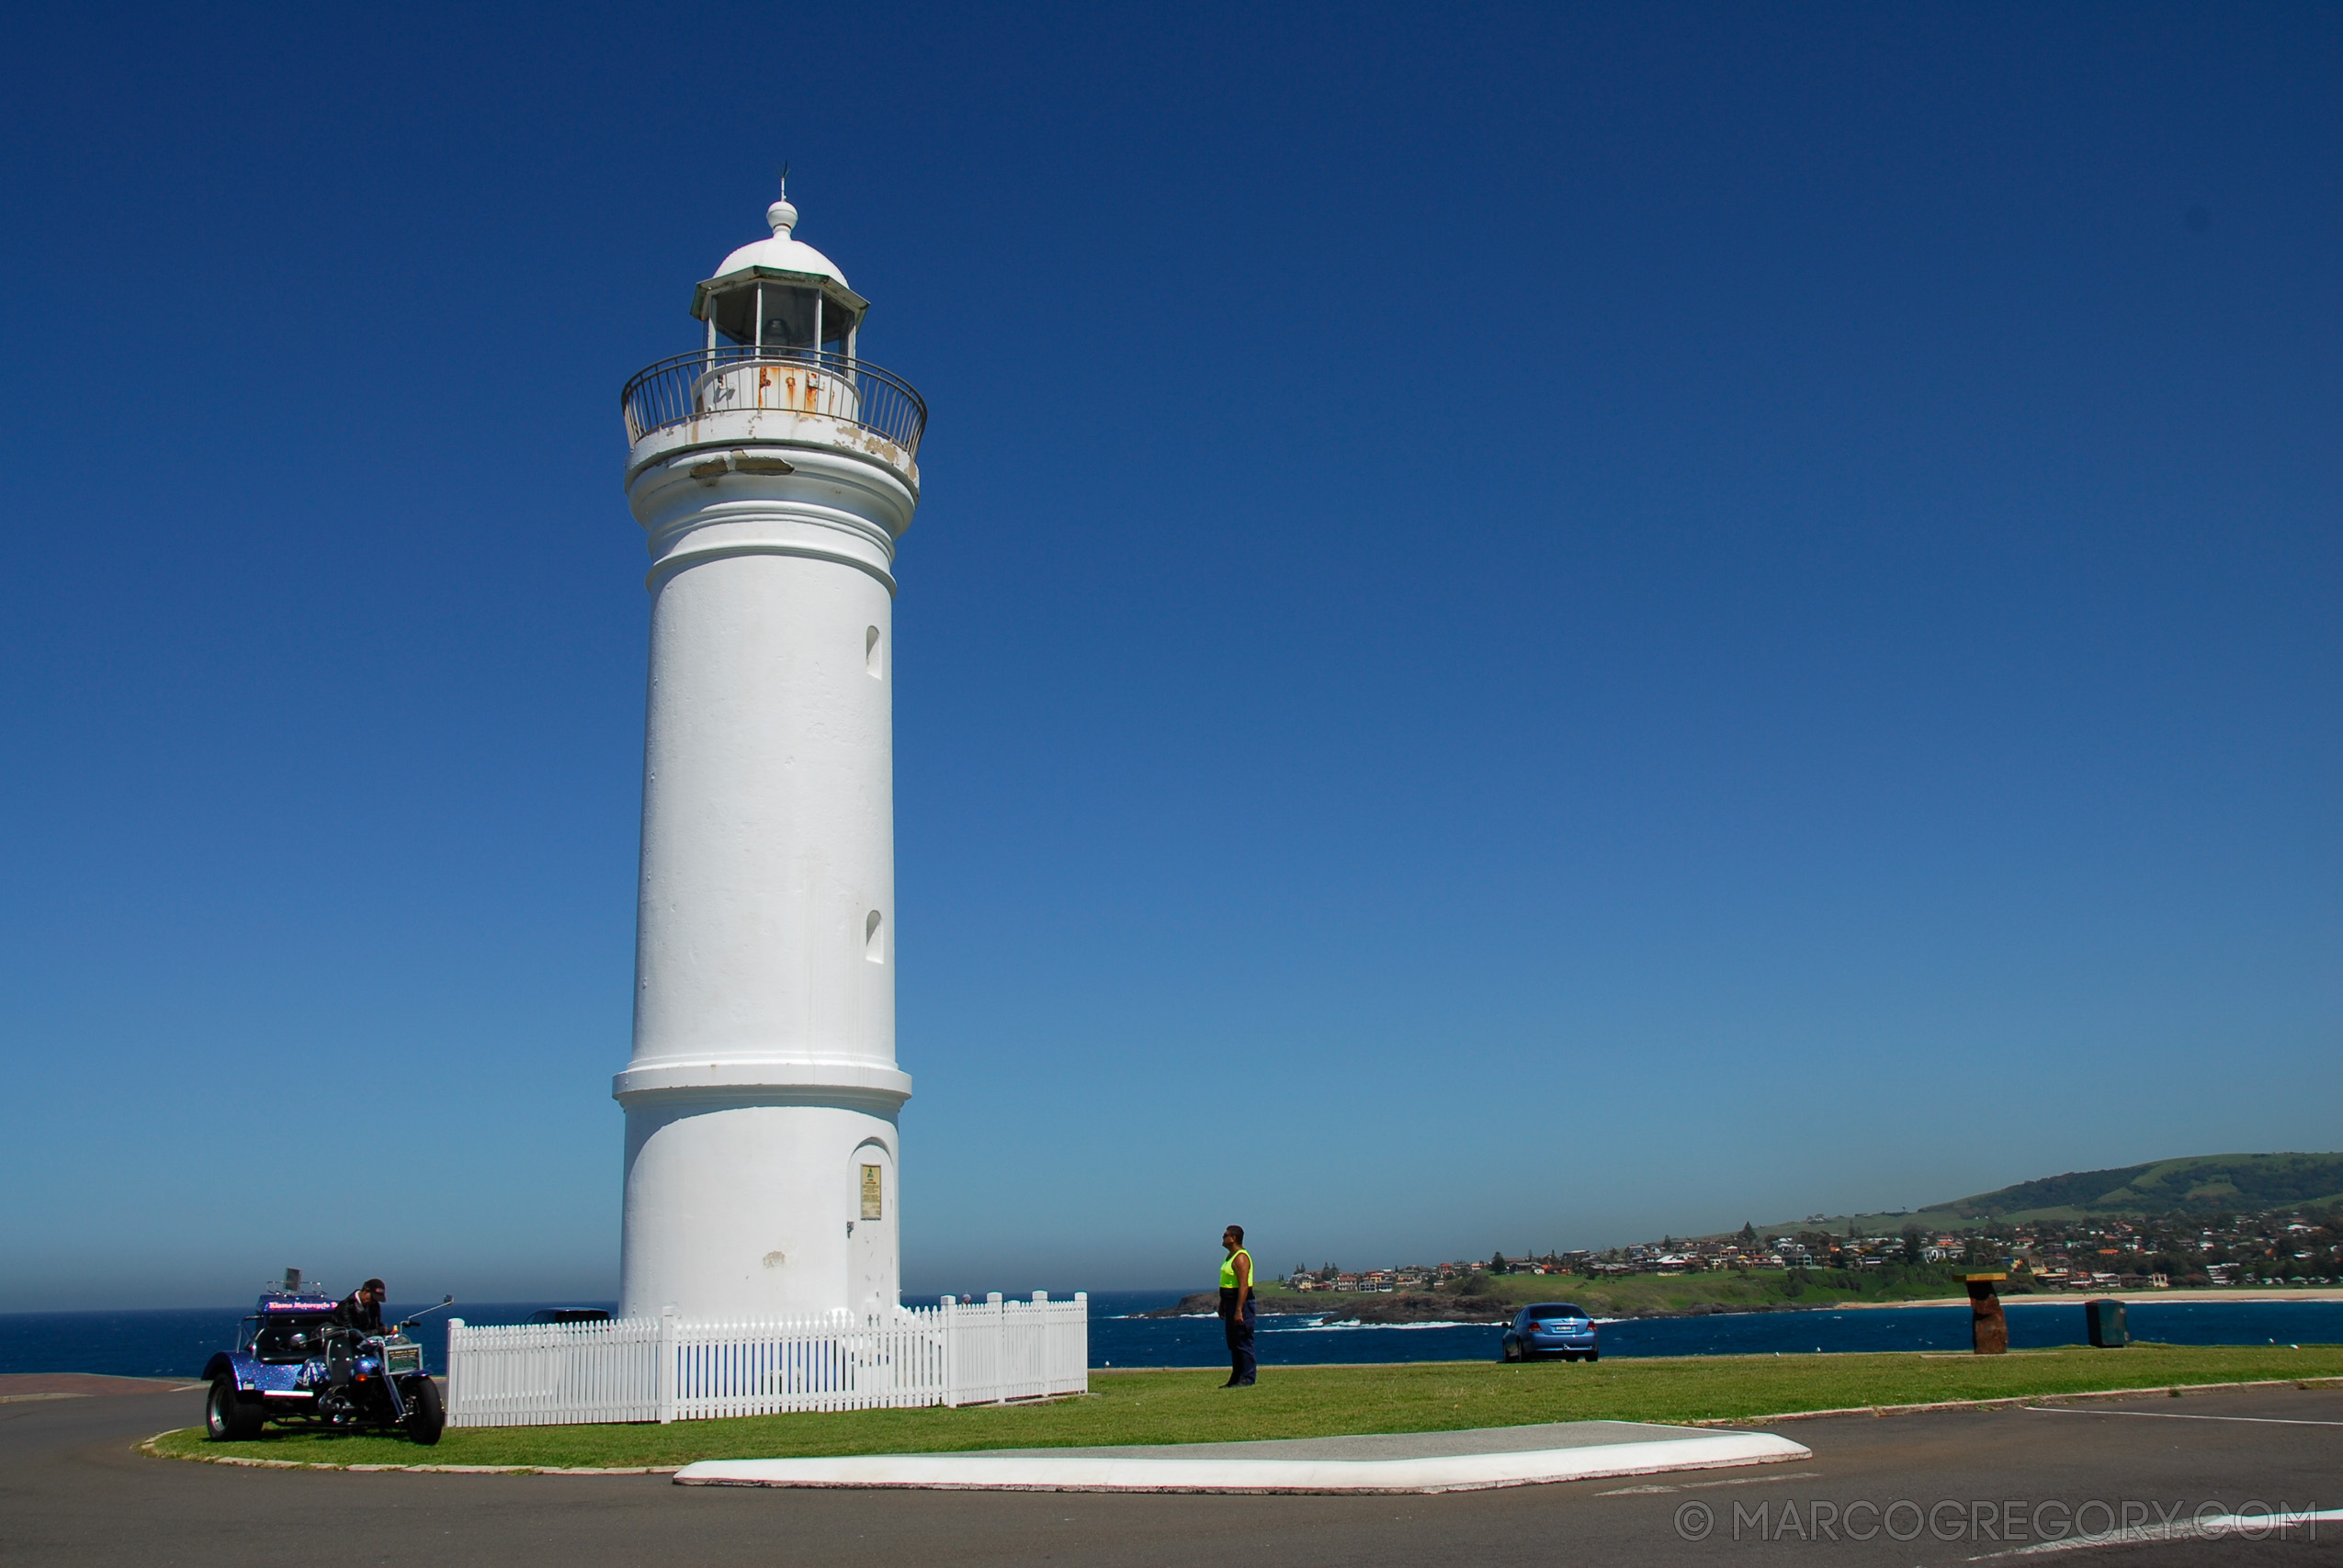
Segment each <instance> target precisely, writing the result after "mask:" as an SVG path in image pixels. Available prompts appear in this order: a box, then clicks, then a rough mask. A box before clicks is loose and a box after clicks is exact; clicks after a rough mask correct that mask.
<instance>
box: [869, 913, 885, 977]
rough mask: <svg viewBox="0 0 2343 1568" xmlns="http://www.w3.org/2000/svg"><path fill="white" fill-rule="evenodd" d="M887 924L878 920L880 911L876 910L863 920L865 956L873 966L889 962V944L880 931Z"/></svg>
mask: <svg viewBox="0 0 2343 1568" xmlns="http://www.w3.org/2000/svg"><path fill="white" fill-rule="evenodd" d="M885 924H886V922H885V921H884V920H882V919H879V918H878V911H877V910H876V909H873V910H872V911H871V912H870V913H869V914H868V915H867V916H866V917H864V919H863V956H864V957H865V958H867V959H869V960H870V961H871V962H872V963H873V964H884V963H886V962H887V942H886V939H885V938H884V937H883V936H882V935H881V934H880V931H879V928H880V927H881V926H883V925H885Z"/></svg>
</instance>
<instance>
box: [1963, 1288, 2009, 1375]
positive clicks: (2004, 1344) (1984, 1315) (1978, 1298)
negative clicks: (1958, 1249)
mask: <svg viewBox="0 0 2343 1568" xmlns="http://www.w3.org/2000/svg"><path fill="white" fill-rule="evenodd" d="M1962 1278H1963V1279H1964V1280H1966V1281H1967V1282H1968V1286H1969V1348H1970V1349H1972V1350H1975V1352H1976V1353H1977V1354H1978V1355H1980V1356H1998V1355H2001V1354H2003V1353H2004V1352H2006V1351H2007V1350H2008V1349H2009V1319H2008V1318H2007V1317H2004V1316H2003V1315H2002V1313H2001V1297H2000V1294H1999V1292H1996V1291H1995V1290H1994V1288H1993V1287H1994V1286H1995V1284H1997V1283H1998V1282H1999V1281H2000V1280H2007V1279H2008V1278H2009V1275H2007V1274H1964V1275H1963V1276H1962Z"/></svg>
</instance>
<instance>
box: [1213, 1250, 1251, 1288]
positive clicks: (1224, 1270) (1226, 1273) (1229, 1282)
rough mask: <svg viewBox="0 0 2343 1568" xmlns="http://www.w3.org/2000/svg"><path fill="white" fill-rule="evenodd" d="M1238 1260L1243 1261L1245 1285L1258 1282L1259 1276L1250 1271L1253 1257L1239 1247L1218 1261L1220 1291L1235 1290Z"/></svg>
mask: <svg viewBox="0 0 2343 1568" xmlns="http://www.w3.org/2000/svg"><path fill="white" fill-rule="evenodd" d="M1238 1258H1243V1259H1244V1260H1245V1283H1246V1284H1248V1285H1251V1284H1253V1283H1255V1282H1256V1280H1258V1278H1259V1276H1257V1275H1256V1274H1254V1272H1253V1271H1252V1261H1253V1255H1252V1254H1251V1253H1250V1252H1247V1251H1246V1250H1245V1249H1244V1248H1243V1247H1239V1248H1237V1250H1236V1251H1234V1252H1232V1253H1230V1254H1229V1255H1228V1257H1226V1258H1222V1259H1221V1260H1220V1288H1221V1289H1222V1290H1224V1291H1233V1290H1235V1289H1236V1288H1237V1259H1238Z"/></svg>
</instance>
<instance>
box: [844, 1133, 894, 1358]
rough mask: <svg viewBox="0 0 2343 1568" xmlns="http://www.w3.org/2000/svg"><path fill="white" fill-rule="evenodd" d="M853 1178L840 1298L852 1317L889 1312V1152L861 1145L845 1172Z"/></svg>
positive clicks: (891, 1217) (891, 1247) (891, 1231)
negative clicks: (843, 1286)
mask: <svg viewBox="0 0 2343 1568" xmlns="http://www.w3.org/2000/svg"><path fill="white" fill-rule="evenodd" d="M847 1176H848V1178H849V1179H850V1180H851V1181H852V1182H853V1184H854V1185H853V1188H852V1190H851V1191H850V1193H849V1195H848V1201H849V1202H850V1203H851V1204H852V1205H853V1207H852V1208H851V1209H850V1211H849V1212H850V1213H853V1214H854V1216H855V1220H854V1227H855V1228H854V1230H853V1231H852V1232H851V1233H850V1234H849V1235H848V1238H847V1239H848V1246H847V1247H846V1300H847V1303H848V1304H849V1305H851V1306H852V1307H853V1309H854V1314H855V1317H856V1318H857V1319H862V1320H868V1319H870V1318H873V1317H879V1316H883V1315H885V1314H889V1313H891V1312H893V1311H894V1310H895V1307H896V1304H897V1297H896V1284H895V1270H896V1257H897V1253H896V1250H895V1209H896V1202H895V1156H892V1155H890V1154H889V1153H888V1152H887V1149H886V1148H885V1146H884V1145H878V1144H865V1145H863V1146H862V1147H860V1148H858V1149H856V1150H855V1157H854V1163H853V1165H852V1166H851V1167H850V1168H848V1170H847Z"/></svg>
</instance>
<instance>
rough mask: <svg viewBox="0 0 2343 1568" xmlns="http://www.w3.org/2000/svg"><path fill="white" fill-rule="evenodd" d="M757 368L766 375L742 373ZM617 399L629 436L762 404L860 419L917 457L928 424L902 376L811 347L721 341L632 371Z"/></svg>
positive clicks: (918, 398)
mask: <svg viewBox="0 0 2343 1568" xmlns="http://www.w3.org/2000/svg"><path fill="white" fill-rule="evenodd" d="M759 370H763V371H766V372H768V374H765V375H763V376H756V375H742V374H740V373H741V372H753V371H759ZM760 383H763V384H762V385H760ZM785 384H786V385H787V391H786V392H784V391H783V390H782V388H783V386H784V385H785ZM618 402H619V406H620V407H621V408H623V409H624V410H625V411H626V415H627V439H628V441H640V440H641V439H642V438H643V437H644V436H646V435H648V434H651V432H652V431H655V430H665V429H666V428H668V427H669V426H670V425H677V424H685V423H689V422H691V421H692V420H695V419H700V418H704V417H706V416H707V415H709V414H715V413H737V412H755V411H757V410H760V409H763V410H768V411H772V412H783V413H789V412H797V413H805V414H809V415H815V416H819V417H823V418H829V419H834V420H838V421H840V422H841V423H846V424H854V425H859V426H861V427H862V428H863V429H865V430H867V431H870V432H872V433H874V434H878V435H883V436H885V437H886V438H887V439H888V440H889V441H891V442H893V443H894V444H895V445H896V446H900V447H901V448H902V449H903V453H904V455H905V456H906V457H918V456H919V449H920V436H921V435H922V434H924V433H925V431H926V429H927V400H926V399H924V398H922V397H921V396H920V395H919V393H918V392H917V391H915V390H913V389H912V388H911V383H910V382H908V381H906V380H904V379H903V378H901V377H900V376H898V375H896V374H895V373H894V372H892V371H890V370H882V369H880V368H879V367H877V366H876V365H873V364H872V363H871V362H870V361H869V360H867V359H849V358H847V357H846V356H845V355H843V354H829V353H822V354H817V353H815V352H814V351H813V350H811V349H789V348H752V347H749V346H747V345H745V344H718V345H717V346H716V347H714V348H707V349H697V350H695V351H694V352H692V353H690V354H679V355H674V356H673V358H670V359H662V360H661V361H660V362H659V363H658V364H656V365H653V366H651V367H649V368H647V369H644V370H640V371H638V372H637V373H636V375H635V378H634V379H633V380H631V381H628V383H627V386H626V389H625V390H624V391H622V392H620V393H619V394H618Z"/></svg>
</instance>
